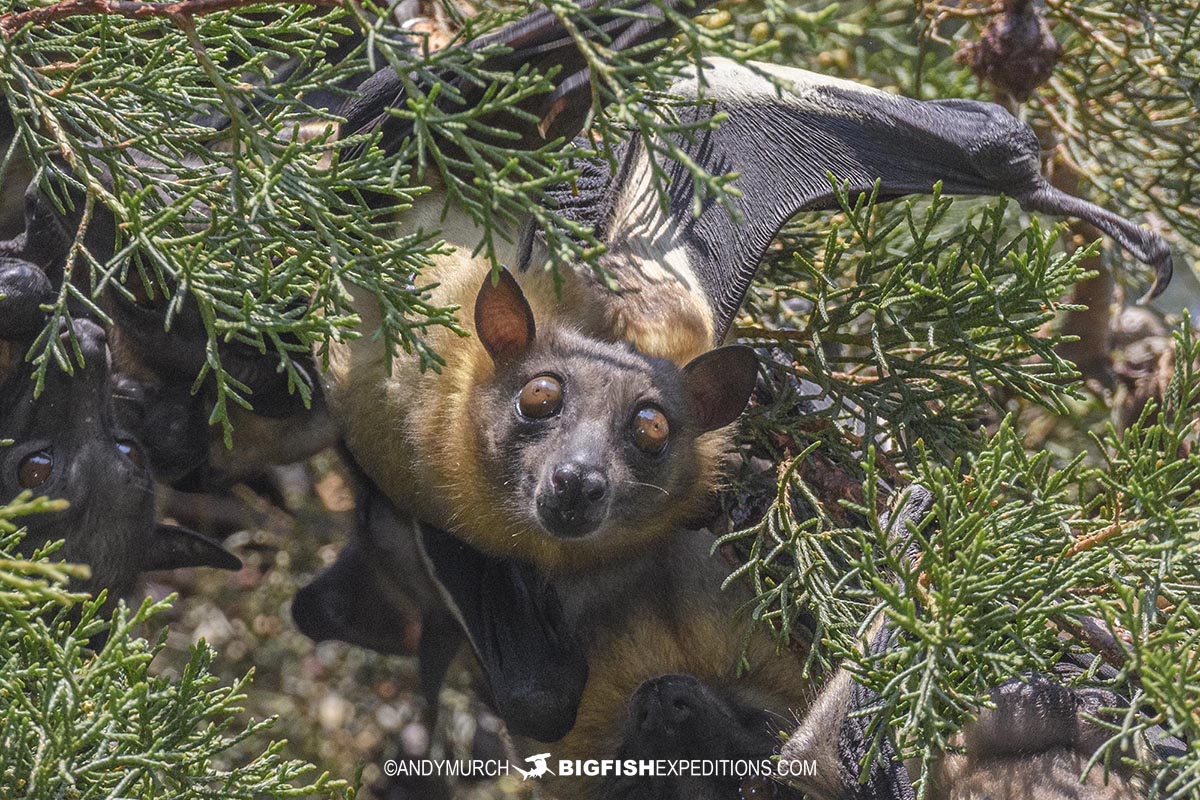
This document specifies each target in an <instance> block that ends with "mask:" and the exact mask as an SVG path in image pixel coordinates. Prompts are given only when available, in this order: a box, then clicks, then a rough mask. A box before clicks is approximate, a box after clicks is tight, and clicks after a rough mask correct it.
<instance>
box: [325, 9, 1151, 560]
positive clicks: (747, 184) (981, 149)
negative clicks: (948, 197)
mask: <svg viewBox="0 0 1200 800" xmlns="http://www.w3.org/2000/svg"><path fill="white" fill-rule="evenodd" d="M539 26H540V28H546V29H547V30H544V31H543V30H541V29H540V28H539ZM554 29H555V25H554V19H553V17H552V16H550V15H549V14H548V12H547V13H544V14H541V15H534V16H531V17H530V18H529V19H528V20H526V21H523V22H521V23H517V24H516V25H515V26H513V27H512V28H511V29H504V30H502V31H501V32H500V33H498V34H495V35H494V36H493V37H491V39H489V41H490V42H491V43H495V42H496V41H504V42H507V43H509V44H510V45H511V46H512V48H513V54H512V55H511V56H509V58H511V59H513V60H515V61H520V58H519V56H524V57H527V58H528V59H530V60H531V63H534V64H537V63H539V61H538V59H540V58H542V57H543V56H545V54H546V53H547V52H552V53H554V54H555V57H556V58H558V57H559V50H558V48H559V47H560V45H558V44H554V45H547V44H546V42H548V41H550V42H554V41H557V40H555V33H554ZM558 35H559V36H560V37H561V32H559V34H558ZM614 36H615V35H614ZM620 38H621V36H615V39H620ZM527 44H528V46H529V47H530V49H529V50H528V51H526V50H524V49H523V48H524V47H526V45H527ZM535 45H536V46H535ZM561 47H568V48H572V47H573V45H561ZM563 58H565V56H564V57H563ZM577 74H579V73H577V72H573V71H572V69H571V68H570V67H569V66H568V67H564V68H563V69H562V70H561V71H560V72H559V73H557V78H558V80H559V81H561V83H560V84H559V87H560V89H559V90H558V91H556V92H555V94H554V95H552V96H558V99H557V100H555V102H554V103H553V104H552V105H553V122H554V124H555V125H558V126H564V125H566V122H567V121H569V120H571V119H574V120H575V121H576V123H577V124H582V121H583V120H584V119H585V116H586V115H585V112H586V108H583V109H578V108H576V106H575V105H572V102H573V101H568V102H566V103H565V104H564V103H563V102H559V101H561V100H562V99H563V97H568V98H569V97H570V96H571V95H570V91H571V90H570V89H569V87H574V86H576V81H575V80H574V79H568V78H566V77H564V76H566V75H577ZM397 81H398V79H397V78H395V76H393V75H390V74H389V73H388V72H385V73H384V74H383V75H382V76H376V77H375V78H372V79H371V80H369V81H368V82H367V83H366V84H364V91H363V95H362V97H360V98H357V99H356V100H354V101H352V103H351V104H350V106H349V107H348V110H347V111H346V112H345V115H346V116H347V118H348V119H350V120H351V122H349V123H347V130H357V129H359V128H361V127H362V126H369V125H372V124H376V125H379V126H380V127H381V128H382V130H383V132H384V137H385V138H384V146H385V147H387V146H394V147H400V146H401V144H402V142H403V141H405V140H406V137H408V136H409V135H411V129H406V128H405V125H404V121H403V120H401V119H400V118H398V117H394V116H389V115H387V114H386V106H387V105H388V104H392V105H397V104H400V103H402V102H403V98H402V97H397V95H396V94H395V91H396V90H397V88H396V84H397ZM376 84H386V85H387V86H389V87H391V88H390V89H389V91H386V92H385V91H382V90H380V89H379V87H378V86H376ZM479 91H481V92H482V91H483V90H482V89H480V90H479ZM561 92H567V94H566V95H562V96H559V95H560V93H561ZM672 92H673V93H674V94H676V95H679V96H682V97H685V98H695V99H697V100H702V101H703V102H699V103H698V104H697V105H695V106H693V107H690V108H684V109H682V110H681V111H680V115H681V117H682V118H683V120H684V121H689V120H690V121H697V120H702V119H704V118H706V117H712V116H713V115H717V114H720V115H722V118H723V119H724V121H723V122H722V123H721V124H720V125H719V126H718V127H716V129H715V130H704V131H702V132H699V133H696V134H695V135H694V136H693V137H692V138H687V137H682V135H681V138H680V139H679V141H678V144H679V146H680V147H681V148H682V149H683V151H684V152H685V153H686V154H687V156H688V157H689V158H690V159H691V160H693V161H695V162H696V163H698V164H700V165H702V166H703V167H704V168H705V169H707V170H708V171H709V172H712V173H721V174H723V173H729V172H735V173H737V174H738V175H739V178H738V182H737V185H738V187H739V189H740V195H739V196H738V197H737V198H735V199H734V200H733V205H734V208H733V213H731V211H730V209H728V208H727V207H726V206H724V205H722V204H721V203H719V202H717V201H716V200H714V199H710V200H709V201H708V202H707V203H705V204H704V205H703V207H702V208H701V209H700V213H699V214H698V215H696V214H693V213H692V197H693V192H692V188H691V178H690V173H689V172H688V171H687V170H686V169H685V167H684V166H682V165H681V164H678V163H675V162H667V163H664V164H662V165H660V166H661V168H662V169H664V170H665V171H666V185H667V186H669V187H670V196H669V198H668V200H669V202H668V204H667V207H666V208H665V209H664V208H663V207H662V205H661V204H660V203H659V202H658V198H657V196H656V194H655V192H654V191H653V188H652V182H651V180H650V174H651V167H650V161H649V159H650V156H649V155H648V150H647V147H646V145H645V144H644V143H643V142H641V141H640V140H638V139H632V140H630V141H629V142H628V144H627V145H626V146H625V147H624V148H621V149H620V150H619V164H618V167H617V169H615V170H608V169H607V168H606V167H605V166H604V165H602V164H601V165H593V166H592V167H591V172H590V173H589V175H588V177H587V180H586V181H580V182H578V183H577V185H575V186H574V187H568V188H565V189H563V190H562V191H561V192H560V193H558V195H557V196H558V197H559V198H561V200H562V203H563V204H567V203H570V207H571V213H573V214H575V215H576V218H577V221H583V222H585V223H587V224H589V225H591V226H592V227H593V228H594V230H595V231H596V233H597V235H598V236H599V237H600V239H601V240H602V241H603V242H604V243H605V244H606V246H607V252H606V253H605V254H604V255H602V256H601V257H600V260H599V265H598V266H599V267H600V270H596V269H593V267H592V266H591V265H586V264H578V265H573V266H567V267H565V268H562V269H561V270H560V273H561V278H562V282H561V284H560V283H558V282H557V281H556V279H555V277H554V276H553V275H552V274H551V271H550V270H548V269H546V260H547V254H546V252H545V248H544V246H542V245H541V244H540V242H539V236H538V235H537V231H535V230H533V229H532V227H531V225H529V224H527V225H526V226H525V229H524V230H523V231H522V232H521V234H522V235H520V236H518V235H516V234H517V233H518V232H516V231H514V236H513V239H514V243H512V244H510V245H508V246H507V249H504V248H502V252H501V253H500V254H499V257H500V260H501V261H502V262H503V263H505V264H508V265H510V266H513V267H514V269H513V271H512V273H511V276H509V275H506V274H505V273H504V272H502V271H501V272H499V273H497V272H495V271H494V270H493V266H494V265H493V264H491V263H490V262H489V261H488V260H487V259H486V258H485V257H484V256H483V255H481V254H476V250H477V245H478V244H479V242H480V237H481V232H480V231H479V229H478V228H477V227H476V226H475V224H474V222H473V221H472V220H471V218H470V216H469V214H468V213H467V212H466V211H465V210H464V209H462V208H459V207H457V206H456V205H454V204H453V203H450V204H448V200H447V196H446V194H445V192H444V190H443V189H442V188H441V187H440V185H439V184H438V180H437V179H436V178H435V179H434V180H432V183H434V184H435V185H434V187H433V191H431V192H429V193H428V194H426V195H425V196H423V197H422V198H420V199H419V200H418V201H417V202H416V204H415V206H414V207H413V209H412V210H411V211H410V212H407V213H406V214H405V216H404V218H403V220H401V222H402V224H403V225H404V226H405V227H406V229H408V230H414V231H434V230H438V229H440V230H441V231H442V235H443V237H444V238H445V239H446V241H447V243H448V244H449V246H450V248H451V252H450V253H449V254H447V255H442V256H438V257H435V258H434V260H433V264H432V266H431V267H429V268H428V269H426V270H425V271H423V273H422V275H421V276H420V281H421V282H422V283H427V284H430V285H433V286H434V287H435V288H433V289H432V290H431V292H430V294H431V300H432V301H433V302H434V303H436V304H438V305H442V306H458V307H460V308H462V309H465V311H466V313H465V314H463V315H462V317H461V318H460V322H461V324H462V325H463V327H464V328H466V329H467V330H468V331H470V332H471V333H472V334H473V335H472V336H470V337H467V338H460V337H458V336H456V335H454V334H453V333H451V332H449V331H442V330H431V331H429V332H428V339H427V341H428V343H429V344H430V345H431V346H432V348H433V349H434V350H435V351H436V352H438V353H439V354H440V355H441V356H442V357H443V358H444V359H445V367H444V368H443V369H442V370H440V371H439V372H429V371H422V370H420V368H419V365H418V363H417V360H416V359H415V357H413V356H411V355H406V354H405V353H403V352H399V351H397V352H392V353H389V352H387V351H386V350H385V347H386V345H385V343H384V340H383V339H382V338H381V337H377V336H372V335H371V334H372V333H373V332H374V331H375V330H377V328H378V326H379V325H380V322H381V320H380V317H379V310H378V308H377V307H376V306H375V304H374V301H373V300H372V299H371V298H370V297H369V296H362V297H361V298H360V301H359V302H358V303H357V304H356V308H357V310H358V311H359V313H360V315H361V318H362V326H361V330H362V332H363V334H364V335H363V336H361V337H359V338H357V339H355V340H353V341H347V342H338V343H332V344H331V345H330V351H329V352H330V360H329V366H328V370H327V372H326V387H327V389H328V396H329V399H330V402H331V405H332V407H333V408H334V409H335V414H336V416H337V418H338V420H339V422H340V423H341V425H342V428H343V431H344V434H345V438H346V442H347V445H348V447H349V449H350V451H351V452H352V453H353V455H354V457H355V459H356V460H357V461H358V463H359V464H361V465H362V467H363V469H364V470H365V471H366V472H367V474H369V475H370V476H371V478H372V479H373V480H374V481H375V482H376V483H377V484H378V485H379V486H380V488H381V489H382V490H383V491H384V493H385V494H387V495H388V497H389V498H391V500H392V501H393V502H394V503H395V504H396V505H397V506H398V508H399V509H400V510H401V512H402V513H407V514H412V515H413V516H415V517H417V518H419V519H421V520H423V521H425V522H427V523H429V524H431V525H433V526H435V527H437V528H439V529H442V530H445V531H447V532H448V533H450V534H451V535H454V536H457V537H459V538H461V539H463V540H464V541H467V542H469V543H470V544H472V545H473V546H474V547H477V548H479V549H480V550H483V551H485V552H488V553H489V554H492V555H497V556H502V557H511V558H517V559H522V560H526V561H530V562H532V563H534V564H536V565H537V566H538V567H539V568H540V569H543V570H546V571H549V572H556V571H564V570H565V571H573V570H580V569H584V568H588V567H590V566H594V565H595V564H598V563H602V562H604V561H606V560H609V559H614V558H623V557H625V556H627V555H629V554H632V553H634V552H636V551H637V550H638V549H639V548H641V547H644V546H645V544H646V543H647V542H650V541H652V540H654V539H655V538H656V537H657V536H659V535H663V534H664V533H666V532H669V531H671V530H673V529H674V528H675V527H676V526H678V525H679V524H680V523H681V521H682V520H683V519H684V518H685V517H686V515H687V513H688V511H689V509H692V508H694V505H695V502H696V498H698V497H702V496H704V495H705V494H706V493H708V492H709V491H711V490H712V488H713V487H714V486H715V485H716V481H717V478H718V476H719V474H720V461H721V457H722V453H723V452H724V451H725V450H727V448H728V433H727V431H725V430H723V428H724V426H725V425H727V424H729V423H730V422H732V421H733V419H734V418H735V417H736V416H737V410H738V409H740V407H741V406H742V405H743V404H744V402H745V398H746V396H747V395H748V393H749V387H750V385H751V383H752V373H753V366H754V365H753V364H752V363H751V360H750V359H749V358H748V357H747V356H746V355H745V353H744V352H742V353H741V354H739V351H737V350H736V349H729V348H724V349H715V350H714V349H713V348H715V347H716V346H717V345H719V344H720V343H721V342H723V341H724V338H725V336H726V335H727V333H728V330H729V326H730V323H731V321H732V320H733V317H734V314H735V313H736V311H737V309H738V307H739V306H740V305H741V302H742V300H743V298H744V296H745V293H746V291H747V289H748V287H749V285H750V283H751V281H752V280H753V278H754V276H755V274H756V271H757V268H758V264H759V262H760V260H761V258H762V255H763V253H764V251H765V249H766V247H767V246H768V244H769V243H770V241H771V239H772V237H773V236H774V235H775V234H776V232H777V231H778V229H779V227H780V226H781V225H782V224H783V223H784V222H785V221H786V220H787V219H788V218H789V217H791V216H792V215H793V214H795V213H796V212H798V211H802V210H806V209H810V210H811V209H829V208H833V207H835V206H836V202H835V192H834V189H833V187H832V186H831V183H830V180H829V175H830V174H832V175H833V176H834V177H835V178H836V180H837V181H839V182H840V183H841V184H842V185H844V186H845V187H846V189H847V191H848V192H849V193H850V194H851V195H857V194H861V193H865V192H870V191H873V190H874V189H875V188H876V187H878V191H879V193H880V195H881V196H882V197H884V198H895V197H901V196H904V195H911V194H920V193H929V192H931V191H933V188H934V186H935V184H938V183H940V184H941V185H942V188H943V191H944V192H946V193H950V194H970V195H979V194H989V195H995V194H1001V193H1003V194H1006V195H1009V196H1011V197H1014V198H1015V199H1016V200H1018V202H1020V203H1021V204H1022V206H1023V207H1025V208H1027V209H1029V210H1034V211H1042V212H1050V213H1056V214H1065V215H1074V216H1078V217H1080V218H1083V219H1086V220H1088V221H1089V222H1092V223H1093V224H1095V225H1096V226H1097V227H1099V228H1100V229H1101V230H1104V231H1106V232H1108V233H1109V234H1110V235H1112V236H1113V237H1114V238H1115V239H1116V240H1117V241H1118V243H1120V244H1121V245H1122V246H1123V247H1125V248H1126V249H1128V250H1129V251H1130V252H1131V253H1132V254H1133V255H1135V256H1136V257H1137V258H1139V259H1141V260H1143V261H1146V262H1148V263H1151V264H1152V265H1154V267H1155V269H1156V271H1157V276H1158V277H1157V280H1156V283H1155V286H1154V288H1153V289H1152V290H1151V293H1152V294H1153V293H1155V292H1157V291H1160V290H1161V288H1162V286H1163V284H1165V282H1166V281H1167V279H1168V278H1169V276H1170V272H1171V261H1170V254H1169V251H1168V248H1167V246H1166V244H1165V243H1164V242H1163V240H1162V239H1161V238H1159V237H1157V236H1156V235H1154V234H1152V233H1150V232H1148V231H1146V230H1144V229H1141V228H1139V227H1137V226H1135V225H1133V224H1132V223H1130V222H1128V221H1127V220H1124V219H1122V218H1120V217H1118V216H1117V215H1115V214H1112V213H1110V212H1108V211H1106V210H1104V209H1101V208H1099V207H1097V206H1095V205H1092V204H1090V203H1087V202H1085V201H1082V200H1079V199H1077V198H1074V197H1070V196H1067V195H1064V194H1063V193H1061V192H1059V191H1058V190H1056V189H1054V188H1053V187H1051V186H1050V185H1049V184H1048V183H1047V182H1046V181H1045V180H1044V179H1043V178H1042V177H1041V176H1040V174H1039V172H1038V165H1039V159H1038V143H1037V140H1036V138H1035V137H1034V135H1033V133H1032V131H1031V130H1030V129H1029V128H1028V127H1027V126H1026V125H1024V124H1023V123H1021V122H1020V121H1018V120H1016V119H1015V118H1014V117H1012V116H1011V115H1009V114H1008V113H1007V112H1006V111H1004V110H1003V109H1001V108H1000V107H999V106H995V105H992V104H987V103H979V102H974V101H967V100H945V101H918V100H911V99H908V98H904V97H899V96H896V95H891V94H887V93H884V92H880V91H877V90H874V89H869V88H867V87H864V86H860V85H857V84H854V83H850V82H847V81H840V80H833V79H829V78H824V77H822V76H819V75H814V74H813V73H809V72H804V71H801V70H795V69H788V68H783V67H777V66H771V65H763V64H751V65H740V64H735V63H733V62H730V61H725V60H720V59H711V60H708V61H705V62H704V63H703V64H701V65H700V66H699V67H698V68H697V69H696V70H695V71H694V72H693V73H691V74H690V75H687V76H684V77H683V78H681V79H680V80H679V81H678V82H676V84H675V85H674V87H673V88H672ZM464 102H465V101H464ZM381 106H382V107H381ZM372 112H373V114H374V115H372ZM545 113H547V114H550V113H551V111H546V112H545ZM501 122H503V121H499V122H497V123H496V124H500V123H501ZM511 122H512V132H513V136H514V137H517V138H519V139H520V141H522V142H523V141H525V140H526V138H527V137H530V136H533V135H534V134H535V132H536V128H537V126H536V125H535V124H534V123H533V122H531V121H530V120H528V119H526V118H525V117H513V118H512V120H511ZM356 126H357V127H356ZM562 132H563V133H570V132H573V129H569V128H564V129H563V131H562ZM600 272H603V273H604V274H606V275H610V276H613V277H614V278H615V280H616V281H617V282H618V284H619V289H618V290H617V291H613V290H612V289H611V288H610V287H609V285H608V284H607V283H606V282H605V280H604V279H602V278H601V277H600ZM481 282H483V283H484V286H483V287H482V288H480V283H481ZM551 351H553V353H552V352H551ZM568 352H569V353H570V354H571V358H570V359H565V358H563V357H562V356H564V355H565V354H566V353H568ZM710 359H711V361H709V360H710ZM596 365H600V366H599V367H596ZM702 365H703V366H704V369H705V375H704V377H703V379H702V380H697V381H692V380H691V378H692V377H694V376H696V374H697V373H699V371H700V369H701V366H702ZM618 366H620V367H621V370H620V375H621V378H620V379H617V378H616V377H615V376H616V374H617V369H616V368H617V367H618ZM597 376H601V378H602V380H601V382H600V383H597ZM672 384H675V385H676V386H677V387H679V388H675V389H673V388H671V386H672ZM633 387H637V388H636V390H634V388H633ZM610 389H613V390H614V391H612V392H610ZM681 390H682V391H681Z"/></svg>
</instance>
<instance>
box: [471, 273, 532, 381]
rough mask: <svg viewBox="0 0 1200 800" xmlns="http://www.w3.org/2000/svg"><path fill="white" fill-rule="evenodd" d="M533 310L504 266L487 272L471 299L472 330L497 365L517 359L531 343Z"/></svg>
mask: <svg viewBox="0 0 1200 800" xmlns="http://www.w3.org/2000/svg"><path fill="white" fill-rule="evenodd" d="M535 331H536V329H535V327H534V324H533V309H531V308H530V307H529V301H528V300H526V299H525V293H524V292H522V291H521V287H520V286H519V285H517V280H516V278H514V277H513V276H512V273H511V272H509V271H508V270H507V269H503V268H501V270H500V272H499V273H498V274H497V275H496V278H495V280H493V278H492V275H491V274H489V275H488V276H487V277H486V278H484V279H483V285H482V286H480V287H479V295H478V296H477V297H476V298H475V332H476V334H478V336H479V341H481V342H482V343H483V346H484V348H485V349H486V350H487V351H488V355H490V356H491V357H492V360H493V361H495V362H496V363H497V364H503V363H506V362H509V361H512V360H513V359H516V358H519V357H520V356H521V355H522V354H523V353H524V352H525V351H526V350H527V349H529V345H531V344H533V337H534V333H535Z"/></svg>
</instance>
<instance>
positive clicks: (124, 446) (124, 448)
mask: <svg viewBox="0 0 1200 800" xmlns="http://www.w3.org/2000/svg"><path fill="white" fill-rule="evenodd" d="M117 450H118V451H120V453H121V455H123V456H125V457H126V458H128V459H129V460H130V461H132V462H133V463H134V464H136V465H137V466H138V468H139V469H145V468H146V456H145V455H144V454H143V453H142V448H140V447H138V444H137V442H134V441H130V440H129V439H117Z"/></svg>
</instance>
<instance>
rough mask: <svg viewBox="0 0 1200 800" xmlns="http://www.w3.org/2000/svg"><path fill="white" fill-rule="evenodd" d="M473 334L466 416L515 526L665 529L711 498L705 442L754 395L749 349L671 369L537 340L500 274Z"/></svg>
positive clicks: (558, 532)
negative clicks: (483, 358) (477, 362)
mask: <svg viewBox="0 0 1200 800" xmlns="http://www.w3.org/2000/svg"><path fill="white" fill-rule="evenodd" d="M475 323H476V331H477V333H478V335H479V338H480V341H481V342H482V344H483V345H484V347H485V348H486V350H487V352H488V354H489V355H490V356H491V358H492V360H493V362H494V363H495V367H496V369H495V371H494V378H493V379H492V381H491V382H490V384H489V385H487V386H485V387H483V389H482V391H480V392H478V393H477V396H476V399H475V401H474V402H475V406H474V408H473V409H472V410H473V413H475V414H476V415H477V416H476V417H475V418H476V419H479V420H486V424H484V425H481V426H480V427H479V430H480V433H479V434H478V435H479V438H480V442H479V451H480V458H481V461H482V466H483V468H484V472H485V474H487V475H489V476H490V477H491V478H492V479H493V483H494V485H495V488H496V491H497V492H498V493H499V494H500V495H501V498H500V502H501V503H502V504H504V506H505V507H506V509H507V510H508V512H509V513H510V514H511V515H512V516H513V517H514V518H516V519H517V520H518V522H519V523H521V527H522V528H523V529H529V530H535V531H540V532H541V533H542V534H544V535H545V536H547V537H551V538H553V539H556V540H559V541H577V540H583V539H591V540H593V541H597V542H599V541H603V540H605V538H606V537H608V539H610V540H611V539H612V538H613V537H614V536H617V535H628V532H630V531H642V532H645V535H646V536H647V537H649V535H651V532H653V531H658V530H664V529H666V528H667V527H669V526H671V525H673V524H677V523H678V522H679V521H680V514H681V513H682V512H683V511H684V510H685V509H687V508H688V507H691V512H692V513H694V511H695V507H694V504H695V503H696V501H697V500H699V499H701V497H702V496H703V494H704V493H706V492H707V491H708V490H709V489H710V488H711V481H712V479H713V476H712V474H711V472H712V468H713V462H714V461H715V459H714V458H712V457H710V454H709V453H707V452H706V448H707V447H708V443H707V441H708V440H706V434H709V433H711V432H713V431H716V430H718V429H720V428H722V427H724V426H726V425H729V424H730V423H732V422H733V421H734V420H735V419H737V417H738V415H739V414H740V413H741V411H742V409H743V408H744V407H745V405H746V402H747V401H748V399H749V397H750V393H751V391H752V390H753V388H754V383H755V379H756V376H757V372H758V363H757V360H756V359H755V356H754V353H753V351H752V350H751V349H750V348H747V347H741V346H729V347H722V348H718V349H716V350H712V351H710V352H708V353H705V354H703V355H701V356H699V357H697V358H696V359H694V360H693V361H691V362H690V363H688V364H687V365H685V366H684V367H682V368H680V367H678V366H677V365H675V364H674V363H672V362H670V361H667V360H665V359H659V358H651V357H648V356H645V355H643V354H641V353H638V352H637V351H636V350H634V349H633V348H632V347H631V346H629V345H627V344H625V343H617V342H604V341H598V340H596V339H593V338H589V337H586V336H583V335H581V334H579V333H578V332H575V331H572V330H569V329H563V328H558V327H554V326H549V328H548V329H547V330H545V331H539V330H537V327H536V326H535V324H534V319H533V314H532V312H531V311H530V308H529V305H528V303H527V302H526V301H525V298H524V296H523V294H522V293H521V290H520V288H519V287H518V286H517V283H516V281H515V280H514V279H513V278H512V276H511V275H509V274H508V273H507V272H503V273H501V277H500V280H499V281H498V282H497V283H495V284H493V283H492V281H491V280H490V279H488V280H485V281H484V284H483V287H482V288H481V289H480V292H479V297H478V300H477V303H476V306H475Z"/></svg>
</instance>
